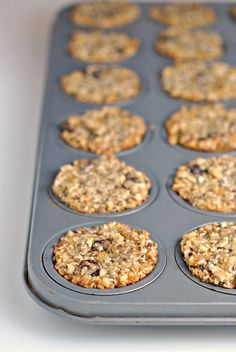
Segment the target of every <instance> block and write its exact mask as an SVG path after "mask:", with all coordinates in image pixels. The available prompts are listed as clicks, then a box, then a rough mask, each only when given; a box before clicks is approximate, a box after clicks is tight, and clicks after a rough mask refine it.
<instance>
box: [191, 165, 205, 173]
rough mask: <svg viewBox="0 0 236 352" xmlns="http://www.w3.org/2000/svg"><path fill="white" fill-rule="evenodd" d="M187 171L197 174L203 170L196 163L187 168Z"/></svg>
mask: <svg viewBox="0 0 236 352" xmlns="http://www.w3.org/2000/svg"><path fill="white" fill-rule="evenodd" d="M189 171H190V172H191V173H192V174H194V175H199V174H201V173H202V172H203V170H201V168H200V167H199V166H198V165H193V166H191V167H190V168H189Z"/></svg>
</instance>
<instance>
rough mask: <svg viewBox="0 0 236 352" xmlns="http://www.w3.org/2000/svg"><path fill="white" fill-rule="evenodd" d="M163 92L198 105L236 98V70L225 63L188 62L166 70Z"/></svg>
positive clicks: (163, 79) (163, 78) (163, 77)
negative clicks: (199, 103)
mask: <svg viewBox="0 0 236 352" xmlns="http://www.w3.org/2000/svg"><path fill="white" fill-rule="evenodd" d="M161 83H162V87H163V89H164V90H165V91H166V92H167V93H168V94H169V95H171V96H172V97H175V98H182V99H185V100H190V101H196V102H204V101H206V102H211V101H217V100H221V99H225V100H226V99H233V98H236V89H235V87H236V67H233V66H230V65H228V64H226V63H223V62H214V63H206V62H185V63H179V64H176V65H175V66H168V67H166V68H164V70H163V72H162V77H161Z"/></svg>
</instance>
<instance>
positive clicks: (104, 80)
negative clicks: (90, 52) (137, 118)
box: [61, 65, 141, 104]
mask: <svg viewBox="0 0 236 352" xmlns="http://www.w3.org/2000/svg"><path fill="white" fill-rule="evenodd" d="M61 86H62V88H63V90H64V92H65V93H66V94H68V95H70V96H72V97H73V98H74V99H75V100H78V101H80V102H82V103H91V104H112V103H115V102H119V101H126V100H129V99H132V98H135V97H137V96H138V95H139V93H140V90H141V81H140V78H139V77H138V75H137V74H136V72H134V71H132V70H131V69H129V68H127V67H119V66H98V65H89V66H87V68H86V70H85V71H74V72H71V73H69V74H67V75H64V76H62V78H61Z"/></svg>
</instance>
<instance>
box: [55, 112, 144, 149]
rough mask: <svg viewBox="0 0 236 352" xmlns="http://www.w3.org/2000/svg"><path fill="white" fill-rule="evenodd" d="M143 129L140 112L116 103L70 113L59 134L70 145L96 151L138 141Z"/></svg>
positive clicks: (130, 145) (127, 145)
mask: <svg viewBox="0 0 236 352" xmlns="http://www.w3.org/2000/svg"><path fill="white" fill-rule="evenodd" d="M146 132H147V126H146V124H145V122H144V119H143V118H142V117H141V116H138V115H134V114H132V113H131V112H129V111H127V110H123V109H120V108H119V107H103V108H102V109H100V110H88V111H86V112H85V113H84V114H82V115H73V116H69V117H68V119H67V121H66V123H64V124H63V126H62V132H61V138H62V139H63V140H64V142H66V143H67V144H69V145H70V146H71V147H72V148H76V149H82V150H84V151H88V152H93V153H97V154H102V153H117V152H120V151H123V150H127V149H130V148H132V147H134V146H136V145H138V144H140V143H141V142H142V140H143V138H144V136H145V134H146Z"/></svg>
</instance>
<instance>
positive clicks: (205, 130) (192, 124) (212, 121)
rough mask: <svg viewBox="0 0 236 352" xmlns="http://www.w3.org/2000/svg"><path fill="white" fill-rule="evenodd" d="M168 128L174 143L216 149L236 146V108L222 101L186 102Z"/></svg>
mask: <svg viewBox="0 0 236 352" xmlns="http://www.w3.org/2000/svg"><path fill="white" fill-rule="evenodd" d="M165 128H166V131H167V135H168V141H169V143H170V144H179V145H181V146H183V147H185V148H189V149H193V150H197V151H204V152H215V153H222V152H228V151H231V150H234V149H236V110H235V109H226V108H225V107H224V106H223V105H220V104H210V105H199V106H198V105H195V106H190V107H188V106H183V107H182V108H181V109H180V110H179V111H177V112H175V113H174V114H173V115H172V116H170V117H169V119H168V120H167V121H166V123H165Z"/></svg>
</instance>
